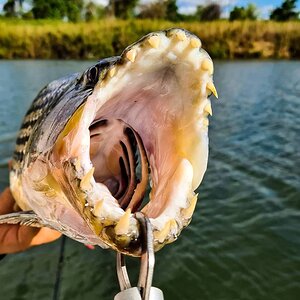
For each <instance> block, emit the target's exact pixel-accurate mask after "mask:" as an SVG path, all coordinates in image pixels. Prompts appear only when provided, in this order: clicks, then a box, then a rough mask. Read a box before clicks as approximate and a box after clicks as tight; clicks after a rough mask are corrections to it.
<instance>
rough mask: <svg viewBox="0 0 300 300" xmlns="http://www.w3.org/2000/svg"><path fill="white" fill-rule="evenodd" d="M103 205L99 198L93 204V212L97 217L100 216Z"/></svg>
mask: <svg viewBox="0 0 300 300" xmlns="http://www.w3.org/2000/svg"><path fill="white" fill-rule="evenodd" d="M102 206H103V200H99V201H98V202H97V203H96V204H95V205H94V209H93V214H94V215H95V216H97V217H100V216H101V210H102Z"/></svg>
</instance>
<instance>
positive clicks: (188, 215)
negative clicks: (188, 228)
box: [182, 194, 198, 219]
mask: <svg viewBox="0 0 300 300" xmlns="http://www.w3.org/2000/svg"><path fill="white" fill-rule="evenodd" d="M197 200H198V194H196V195H195V196H194V197H193V198H192V199H191V200H190V204H189V207H187V208H185V209H183V210H182V215H183V217H184V218H185V219H190V218H191V217H192V215H193V213H194V210H195V207H196V204H197Z"/></svg>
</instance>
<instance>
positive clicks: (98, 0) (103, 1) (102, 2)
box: [86, 0, 108, 6]
mask: <svg viewBox="0 0 300 300" xmlns="http://www.w3.org/2000/svg"><path fill="white" fill-rule="evenodd" d="M91 1H92V2H94V3H95V4H97V5H103V6H106V5H107V4H108V0H91ZM86 2H89V1H86Z"/></svg>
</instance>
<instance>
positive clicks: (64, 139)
mask: <svg viewBox="0 0 300 300" xmlns="http://www.w3.org/2000/svg"><path fill="white" fill-rule="evenodd" d="M213 72H214V67H213V62H212V59H211V58H210V56H209V54H208V53H207V52H206V51H205V50H204V49H203V48H202V44H201V40H200V39H199V38H198V37H197V36H196V35H194V34H193V33H191V32H189V31H186V30H184V29H181V28H171V29H168V30H163V31H157V32H151V33H149V34H147V35H145V36H144V37H142V38H141V39H139V40H138V41H137V42H135V43H133V44H131V45H130V46H128V47H127V48H125V50H124V51H123V52H122V53H121V55H119V56H114V57H110V58H105V59H102V60H100V61H98V62H97V63H96V64H94V65H93V66H91V67H89V68H88V69H87V70H85V71H84V72H83V73H76V74H72V75H69V76H65V77H63V78H60V79H58V80H55V81H53V82H51V83H49V84H48V85H47V86H46V87H44V88H43V89H42V90H41V91H40V92H39V94H38V95H37V97H36V98H35V99H34V101H33V103H32V105H31V107H30V108H29V110H28V111H27V114H26V115H25V117H24V120H23V123H22V125H21V128H20V131H19V135H18V137H17V141H16V147H15V152H14V154H13V160H12V167H11V171H10V189H11V191H12V194H13V196H14V198H15V201H16V204H17V205H18V207H19V208H20V211H15V212H13V213H11V214H7V215H2V216H0V224H4V223H10V224H17V223H18V224H22V225H27V226H36V227H44V226H45V227H49V228H52V229H55V230H57V231H59V232H61V233H62V234H64V235H66V236H68V237H70V238H72V239H74V240H76V241H79V242H81V243H84V244H87V245H97V246H100V247H102V248H104V249H107V248H110V249H113V250H116V251H118V252H120V253H123V254H127V255H131V256H141V254H142V246H141V244H142V229H141V225H140V223H139V221H138V219H137V218H136V213H137V212H141V213H143V214H144V215H145V216H146V217H147V218H149V220H150V223H151V228H152V231H153V245H154V250H155V251H158V250H160V249H161V248H162V247H163V246H164V245H166V244H169V243H172V242H173V241H175V240H176V239H177V238H178V236H179V235H180V233H181V231H182V229H183V228H185V227H187V226H188V224H189V223H190V221H191V219H192V216H193V213H194V210H195V207H196V203H197V199H198V195H197V194H196V192H195V191H196V189H197V187H198V186H199V185H200V183H201V181H202V179H203V176H204V173H205V171H206V169H207V163H208V126H209V116H210V115H212V107H211V100H210V96H211V95H212V94H213V95H214V96H215V97H218V94H217V91H216V88H215V85H214V83H213Z"/></svg>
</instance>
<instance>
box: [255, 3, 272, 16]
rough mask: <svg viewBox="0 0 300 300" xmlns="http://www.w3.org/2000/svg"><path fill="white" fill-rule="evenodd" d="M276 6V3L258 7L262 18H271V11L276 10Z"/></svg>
mask: <svg viewBox="0 0 300 300" xmlns="http://www.w3.org/2000/svg"><path fill="white" fill-rule="evenodd" d="M274 8H275V6H274V5H265V6H260V7H258V11H259V14H260V17H261V18H262V19H269V16H270V13H271V11H272V10H274Z"/></svg>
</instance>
